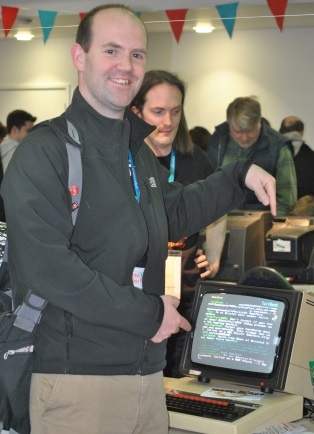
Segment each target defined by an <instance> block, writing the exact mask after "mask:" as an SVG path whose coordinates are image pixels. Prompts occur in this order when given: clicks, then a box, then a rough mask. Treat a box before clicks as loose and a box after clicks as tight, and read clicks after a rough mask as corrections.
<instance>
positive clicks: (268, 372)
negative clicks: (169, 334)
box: [180, 281, 314, 399]
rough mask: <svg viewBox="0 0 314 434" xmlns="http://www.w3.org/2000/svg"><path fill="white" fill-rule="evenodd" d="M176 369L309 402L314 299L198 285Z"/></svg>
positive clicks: (313, 377)
mask: <svg viewBox="0 0 314 434" xmlns="http://www.w3.org/2000/svg"><path fill="white" fill-rule="evenodd" d="M191 324H192V329H191V331H190V332H188V333H187V335H186V341H185V346H184V350H183V354H182V359H181V365H180V369H181V372H182V373H183V374H185V375H195V376H197V377H199V378H200V379H201V380H203V381H204V380H205V381H208V380H210V379H220V380H223V381H227V382H231V383H236V384H242V385H247V386H252V387H256V388H259V389H262V390H263V391H265V392H272V391H274V390H276V391H284V392H289V393H293V394H297V395H301V396H304V397H307V398H309V399H313V398H314V393H313V385H314V361H313V360H314V353H313V330H314V296H313V294H312V295H311V294H310V293H307V292H305V291H302V292H301V291H296V290H289V289H277V288H264V287H254V286H245V285H238V284H232V283H228V282H217V281H204V282H200V283H199V285H198V288H197V291H196V293H195V298H194V305H193V310H192V316H191Z"/></svg>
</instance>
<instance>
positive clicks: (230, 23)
mask: <svg viewBox="0 0 314 434" xmlns="http://www.w3.org/2000/svg"><path fill="white" fill-rule="evenodd" d="M238 5H239V2H235V3H228V4H227V5H216V9H217V11H218V13H219V15H220V18H221V19H222V23H223V25H224V26H225V28H226V30H227V32H228V34H229V36H230V38H232V32H233V28H234V24H235V19H236V15H237V8H238Z"/></svg>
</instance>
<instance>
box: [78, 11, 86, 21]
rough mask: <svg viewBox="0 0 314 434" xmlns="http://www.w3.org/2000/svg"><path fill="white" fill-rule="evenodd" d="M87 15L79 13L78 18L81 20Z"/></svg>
mask: <svg viewBox="0 0 314 434" xmlns="http://www.w3.org/2000/svg"><path fill="white" fill-rule="evenodd" d="M86 15H87V12H80V13H79V16H80V18H81V20H82V19H83V18H84V17H85V16H86Z"/></svg>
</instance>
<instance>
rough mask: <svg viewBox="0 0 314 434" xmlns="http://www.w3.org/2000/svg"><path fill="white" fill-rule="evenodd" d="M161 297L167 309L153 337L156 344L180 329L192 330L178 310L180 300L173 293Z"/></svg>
mask: <svg viewBox="0 0 314 434" xmlns="http://www.w3.org/2000/svg"><path fill="white" fill-rule="evenodd" d="M161 298H162V301H163V303H164V309H165V310H164V317H163V320H162V323H161V326H160V328H159V330H158V332H157V333H156V334H155V336H154V337H152V339H151V340H152V341H153V342H154V343H155V344H159V343H160V342H162V341H164V340H165V339H168V338H169V337H170V336H171V335H173V334H175V333H178V331H179V330H180V329H182V330H185V331H189V330H191V325H190V324H189V322H188V321H187V320H186V319H185V318H184V317H183V316H181V315H180V314H179V313H178V311H177V307H178V306H179V303H180V300H179V299H178V298H177V297H173V296H172V295H162V296H161Z"/></svg>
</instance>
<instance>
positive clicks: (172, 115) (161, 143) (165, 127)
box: [132, 83, 182, 156]
mask: <svg viewBox="0 0 314 434" xmlns="http://www.w3.org/2000/svg"><path fill="white" fill-rule="evenodd" d="M132 110H133V111H134V112H135V113H136V114H137V115H138V116H140V117H141V118H142V119H143V120H144V121H146V122H147V123H149V124H151V125H154V126H155V127H156V129H155V130H154V131H153V132H152V133H151V134H150V135H149V136H148V137H147V138H146V139H145V141H146V143H147V144H148V145H149V147H150V148H151V149H152V151H153V152H154V154H155V155H157V156H165V155H168V154H170V152H171V149H172V144H173V142H174V139H175V137H176V134H177V131H178V127H179V123H180V119H181V112H182V95H181V92H180V90H179V89H178V88H177V86H173V85H171V84H168V83H163V84H158V85H157V86H154V87H152V88H151V89H150V90H149V91H148V92H147V94H146V96H145V103H144V105H143V109H142V111H139V110H138V109H137V108H135V107H133V108H132Z"/></svg>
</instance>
